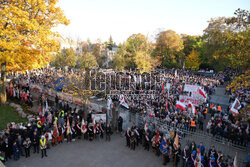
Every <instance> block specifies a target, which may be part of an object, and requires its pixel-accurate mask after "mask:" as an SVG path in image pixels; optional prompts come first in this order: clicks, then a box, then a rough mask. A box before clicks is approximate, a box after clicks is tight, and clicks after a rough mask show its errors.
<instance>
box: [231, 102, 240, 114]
mask: <svg viewBox="0 0 250 167" xmlns="http://www.w3.org/2000/svg"><path fill="white" fill-rule="evenodd" d="M240 108H241V104H240V101H239V100H238V98H236V99H235V101H234V103H233V105H232V107H231V109H230V112H231V113H233V114H234V115H237V114H239V111H238V110H239V109H240Z"/></svg>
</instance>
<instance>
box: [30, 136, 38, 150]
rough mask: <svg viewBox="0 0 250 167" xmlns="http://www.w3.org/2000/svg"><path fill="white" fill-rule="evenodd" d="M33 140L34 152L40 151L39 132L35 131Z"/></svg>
mask: <svg viewBox="0 0 250 167" xmlns="http://www.w3.org/2000/svg"><path fill="white" fill-rule="evenodd" d="M31 142H32V145H33V149H34V153H39V136H38V134H37V132H34V133H33V135H32V138H31Z"/></svg>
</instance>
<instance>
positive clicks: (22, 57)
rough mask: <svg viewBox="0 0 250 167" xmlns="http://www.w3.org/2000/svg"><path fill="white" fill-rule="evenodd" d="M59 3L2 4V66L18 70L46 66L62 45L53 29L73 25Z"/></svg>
mask: <svg viewBox="0 0 250 167" xmlns="http://www.w3.org/2000/svg"><path fill="white" fill-rule="evenodd" d="M56 3H57V0H46V1H45V0H36V1H31V0H1V1H0V63H1V64H2V63H6V67H7V70H11V71H18V70H26V69H33V68H38V67H42V66H44V65H45V64H47V63H48V62H49V61H50V56H49V54H50V53H51V52H56V51H58V49H59V45H58V43H57V42H56V40H55V38H54V37H56V36H58V34H57V33H55V32H53V31H52V30H51V29H52V28H53V27H56V26H57V25H58V24H65V25H67V24H69V20H67V18H66V17H65V16H64V14H63V11H62V10H61V9H60V8H59V7H57V6H56Z"/></svg>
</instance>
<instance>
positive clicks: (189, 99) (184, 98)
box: [179, 95, 203, 106]
mask: <svg viewBox="0 0 250 167" xmlns="http://www.w3.org/2000/svg"><path fill="white" fill-rule="evenodd" d="M179 99H180V101H181V102H182V103H184V104H185V105H188V103H189V102H190V103H192V104H193V105H194V106H199V105H200V104H202V103H203V101H202V100H200V99H196V98H193V97H190V96H185V95H180V98H179Z"/></svg>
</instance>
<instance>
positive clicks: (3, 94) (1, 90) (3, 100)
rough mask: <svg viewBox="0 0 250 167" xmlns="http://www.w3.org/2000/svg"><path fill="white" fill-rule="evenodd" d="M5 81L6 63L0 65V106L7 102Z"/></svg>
mask: <svg viewBox="0 0 250 167" xmlns="http://www.w3.org/2000/svg"><path fill="white" fill-rule="evenodd" d="M5 81H6V63H2V64H1V88H0V93H1V94H0V98H1V100H0V101H1V104H5V103H6V100H7V96H6V89H5Z"/></svg>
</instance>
